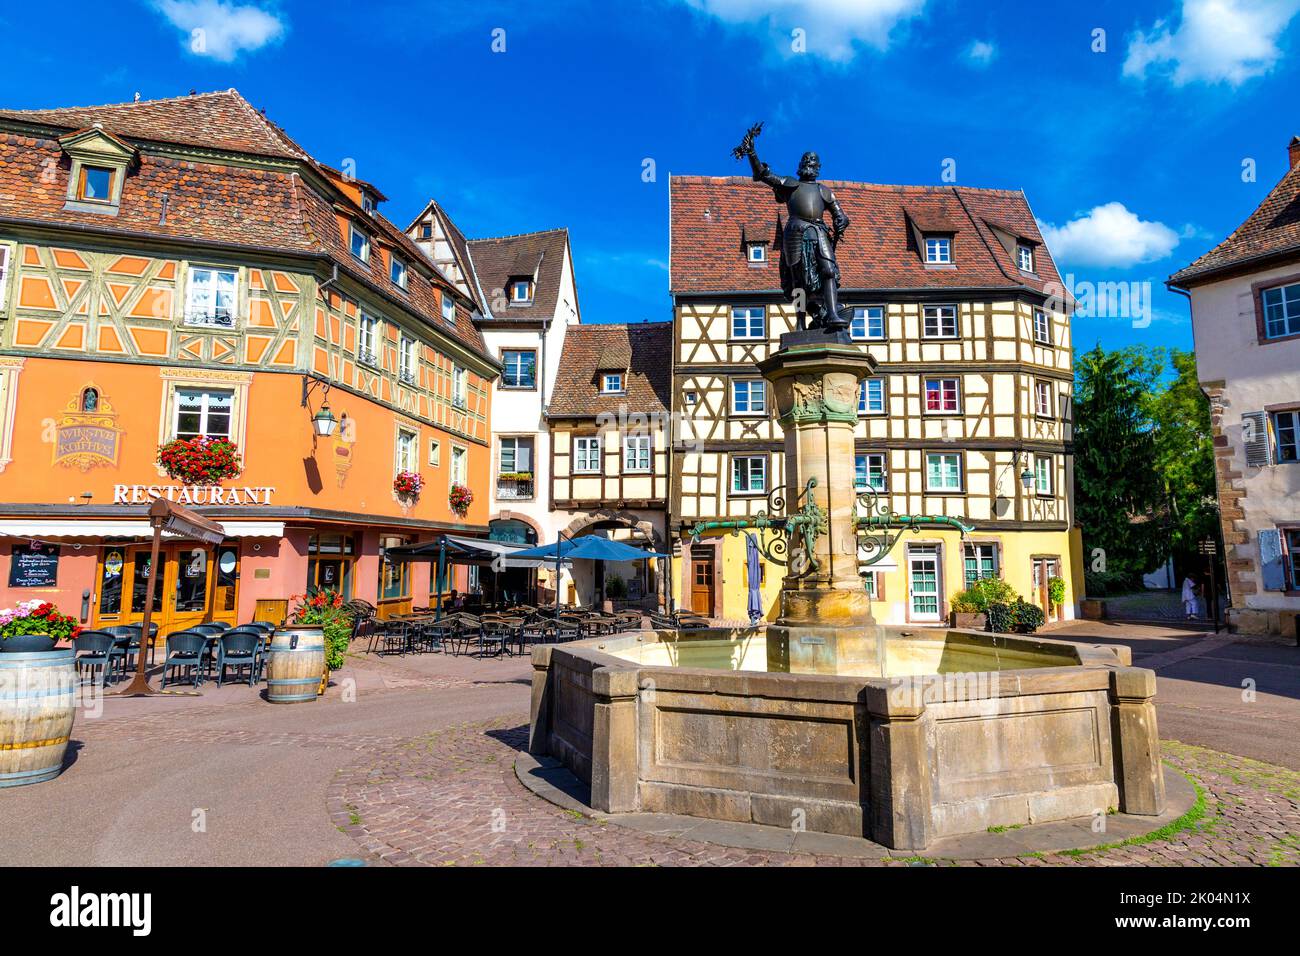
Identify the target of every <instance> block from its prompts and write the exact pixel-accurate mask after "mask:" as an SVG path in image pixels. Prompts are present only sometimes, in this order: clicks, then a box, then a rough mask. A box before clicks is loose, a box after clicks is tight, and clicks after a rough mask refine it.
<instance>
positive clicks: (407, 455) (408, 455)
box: [393, 428, 420, 471]
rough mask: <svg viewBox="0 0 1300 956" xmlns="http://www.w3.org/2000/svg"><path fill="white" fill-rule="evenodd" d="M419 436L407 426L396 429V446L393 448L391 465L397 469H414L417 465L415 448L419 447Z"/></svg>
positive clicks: (417, 453)
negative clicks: (393, 459)
mask: <svg viewBox="0 0 1300 956" xmlns="http://www.w3.org/2000/svg"><path fill="white" fill-rule="evenodd" d="M419 442H420V436H419V435H417V434H416V433H415V432H413V431H411V430H410V429H409V428H399V429H397V446H396V448H395V450H394V458H395V461H394V462H393V465H394V467H395V469H396V470H397V471H415V470H416V469H417V468H418V467H419V461H418V457H417V456H418V455H419V452H418V451H417V450H416V449H418V448H419V447H420V445H419Z"/></svg>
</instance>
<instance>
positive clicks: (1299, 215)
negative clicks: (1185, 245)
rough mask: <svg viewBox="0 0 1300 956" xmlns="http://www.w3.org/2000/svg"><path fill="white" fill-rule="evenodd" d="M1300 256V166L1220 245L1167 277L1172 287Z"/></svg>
mask: <svg viewBox="0 0 1300 956" xmlns="http://www.w3.org/2000/svg"><path fill="white" fill-rule="evenodd" d="M1287 254H1300V165H1296V166H1292V167H1291V169H1289V170H1288V171H1287V174H1286V175H1285V176H1283V177H1282V181H1281V182H1279V183H1278V184H1277V185H1276V186H1274V187H1273V191H1272V192H1270V193H1269V194H1268V196H1267V198H1265V200H1264V201H1263V202H1262V203H1260V204H1259V208H1257V209H1256V210H1255V211H1254V212H1253V213H1251V214H1250V216H1249V217H1248V218H1247V219H1246V221H1245V222H1243V223H1242V224H1241V225H1240V226H1238V227H1237V228H1236V229H1235V230H1233V232H1232V234H1231V235H1230V236H1228V238H1227V239H1224V240H1223V241H1222V242H1221V243H1219V244H1218V245H1217V246H1215V247H1214V248H1213V249H1211V250H1210V251H1209V252H1207V253H1205V255H1203V256H1201V257H1200V258H1199V259H1197V260H1196V261H1195V262H1193V263H1192V264H1191V265H1189V266H1187V267H1185V268H1183V269H1180V270H1179V271H1177V272H1175V273H1174V274H1173V275H1172V276H1170V277H1169V281H1170V283H1172V284H1174V285H1195V284H1196V283H1197V282H1198V281H1200V282H1203V281H1209V280H1210V278H1211V277H1212V276H1214V275H1217V274H1219V273H1221V272H1223V271H1225V270H1229V269H1235V268H1243V267H1245V266H1246V265H1248V264H1249V263H1252V262H1254V261H1256V260H1262V259H1263V260H1266V259H1268V258H1270V257H1273V256H1280V255H1287Z"/></svg>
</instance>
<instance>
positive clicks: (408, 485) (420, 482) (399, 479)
mask: <svg viewBox="0 0 1300 956" xmlns="http://www.w3.org/2000/svg"><path fill="white" fill-rule="evenodd" d="M423 487H424V478H423V477H422V476H421V475H420V473H419V472H415V471H399V472H398V473H397V475H396V476H395V477H394V478H393V491H395V492H397V494H398V495H399V496H400V497H402V498H418V497H420V489H422V488H423Z"/></svg>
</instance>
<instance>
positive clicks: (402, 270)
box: [388, 256, 407, 289]
mask: <svg viewBox="0 0 1300 956" xmlns="http://www.w3.org/2000/svg"><path fill="white" fill-rule="evenodd" d="M388 275H389V278H391V279H392V280H393V285H395V286H397V287H398V288H399V289H405V288H406V287H407V277H406V262H405V261H404V260H402V259H399V258H398V257H397V256H393V263H392V265H391V266H389V268H388Z"/></svg>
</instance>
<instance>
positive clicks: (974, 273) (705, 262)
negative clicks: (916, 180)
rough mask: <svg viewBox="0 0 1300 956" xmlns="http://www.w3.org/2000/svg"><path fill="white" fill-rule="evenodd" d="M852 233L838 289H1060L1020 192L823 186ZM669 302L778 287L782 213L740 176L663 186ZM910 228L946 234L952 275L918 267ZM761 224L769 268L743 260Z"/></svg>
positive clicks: (766, 192) (765, 191) (843, 247)
mask: <svg viewBox="0 0 1300 956" xmlns="http://www.w3.org/2000/svg"><path fill="white" fill-rule="evenodd" d="M826 185H828V186H830V187H831V189H833V190H834V191H835V195H836V197H837V198H838V199H839V201H840V205H841V206H842V207H843V208H844V212H845V214H846V215H847V216H848V217H849V219H850V221H851V225H850V226H849V230H848V233H847V235H846V236H845V238H844V241H843V242H841V243H840V246H839V249H838V259H839V264H840V273H841V285H842V287H843V288H845V289H863V290H868V289H869V290H886V289H965V288H990V287H1027V288H1030V289H1034V290H1037V291H1045V287H1046V286H1047V285H1049V284H1052V285H1055V286H1057V287H1058V288H1059V286H1060V282H1061V279H1060V275H1059V274H1058V273H1057V270H1056V264H1055V262H1053V261H1052V258H1051V256H1050V255H1049V254H1048V253H1047V251H1046V247H1045V246H1044V245H1042V242H1043V238H1042V236H1041V235H1040V234H1039V231H1038V224H1037V223H1036V222H1035V221H1034V214H1033V213H1032V212H1031V211H1030V209H1029V203H1028V202H1027V201H1026V199H1025V196H1024V193H1022V192H1014V191H1010V190H1002V189H971V188H967V187H965V186H960V187H958V186H883V185H876V184H873V183H851V182H834V181H827V182H826ZM671 197H672V199H671V213H670V214H671V223H672V250H671V253H672V269H671V275H670V287H671V291H672V292H673V293H674V294H682V295H689V294H692V293H709V292H771V291H772V290H775V289H779V288H780V285H781V282H780V272H779V256H780V243H779V242H777V241H776V240H777V238H778V237H779V235H780V233H779V229H780V226H781V225H782V224H783V223H784V221H785V208H784V206H782V205H781V204H779V203H777V202H776V200H775V199H774V197H773V195H772V190H771V189H769V188H768V187H767V186H764V185H761V184H759V183H756V182H754V181H753V180H751V179H750V178H749V177H738V176H728V177H721V176H674V177H672V181H671ZM909 220H910V222H912V223H915V228H917V229H920V230H923V231H924V230H933V231H936V232H938V231H943V232H952V233H954V234H955V238H954V240H953V260H954V263H955V268H944V269H936V268H927V267H926V265H925V263H924V262H923V261H922V256H921V251H920V250H919V249H917V246H916V240H915V237H914V235H913V231H912V227H911V226H909ZM990 221H992V222H995V223H997V224H998V225H1000V226H1002V227H1004V228H1007V229H1009V230H1012V231H1013V232H1014V234H1015V235H1017V236H1019V237H1021V238H1024V239H1027V240H1029V241H1030V242H1032V243H1035V244H1037V245H1038V247H1039V248H1038V252H1037V254H1036V257H1035V258H1036V261H1035V269H1036V270H1037V275H1036V276H1029V275H1025V274H1022V273H1021V272H1020V270H1019V269H1018V268H1017V266H1016V263H1015V262H1014V260H1013V259H1012V254H1013V252H1014V250H1013V251H1012V252H1008V251H1007V248H1006V247H1005V246H1004V245H1002V243H1001V242H1000V241H999V240H998V238H997V236H996V235H995V233H994V232H993V229H992V228H991V226H990V224H989V223H990ZM758 222H765V223H766V224H767V225H766V234H765V236H764V238H766V239H768V240H769V241H772V243H773V245H772V255H771V256H770V261H769V262H768V264H767V265H766V266H764V267H761V268H756V267H754V266H752V265H750V264H749V262H747V261H746V258H745V255H744V249H743V248H742V242H743V241H744V239H746V238H749V239H751V241H752V238H753V236H754V234H755V233H756V231H757V226H756V223H758Z"/></svg>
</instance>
